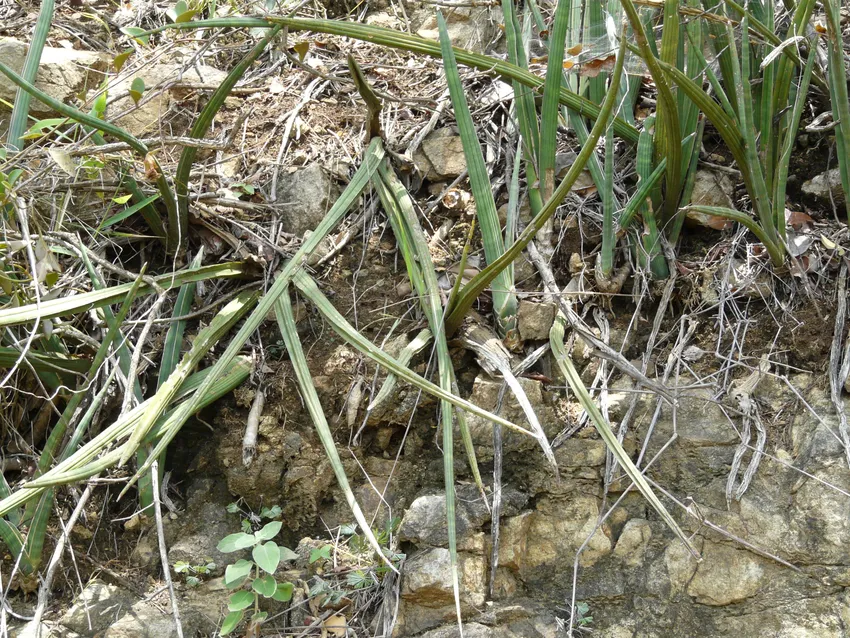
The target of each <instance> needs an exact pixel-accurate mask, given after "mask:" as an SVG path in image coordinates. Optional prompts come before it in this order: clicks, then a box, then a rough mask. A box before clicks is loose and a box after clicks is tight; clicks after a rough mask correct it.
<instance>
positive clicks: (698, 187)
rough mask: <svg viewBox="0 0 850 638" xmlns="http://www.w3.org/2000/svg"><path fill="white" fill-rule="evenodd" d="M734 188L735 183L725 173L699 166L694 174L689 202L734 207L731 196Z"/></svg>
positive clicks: (699, 204)
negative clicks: (692, 190)
mask: <svg viewBox="0 0 850 638" xmlns="http://www.w3.org/2000/svg"><path fill="white" fill-rule="evenodd" d="M734 190H735V184H734V183H733V182H732V180H731V178H730V177H729V176H728V175H727V174H725V173H719V172H717V171H712V170H709V169H704V168H701V169H699V170H698V171H697V172H696V174H695V175H694V192H693V194H692V195H691V204H693V205H694V206H721V207H723V208H734V207H735V206H734V204H733V202H732V197H731V195H732V192H733V191H734Z"/></svg>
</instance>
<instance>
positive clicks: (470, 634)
mask: <svg viewBox="0 0 850 638" xmlns="http://www.w3.org/2000/svg"><path fill="white" fill-rule="evenodd" d="M463 635H464V636H465V637H466V638H492V637H493V629H492V628H490V627H488V626H486V625H481V624H479V623H477V622H471V623H464V625H463ZM459 636H460V632H459V631H458V628H457V624H454V625H448V626H447V627H439V628H438V629H433V630H431V631H427V632H425V633H424V634H422V638H459Z"/></svg>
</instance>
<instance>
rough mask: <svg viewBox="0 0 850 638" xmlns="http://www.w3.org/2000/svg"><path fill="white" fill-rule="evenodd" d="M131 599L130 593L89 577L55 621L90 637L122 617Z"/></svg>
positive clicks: (133, 599) (130, 603) (132, 599)
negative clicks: (58, 619) (88, 580)
mask: <svg viewBox="0 0 850 638" xmlns="http://www.w3.org/2000/svg"><path fill="white" fill-rule="evenodd" d="M134 601H135V596H134V595H133V594H131V593H130V592H128V591H126V590H124V589H121V588H120V587H116V586H115V585H110V584H107V583H105V582H103V581H100V580H93V581H91V582H90V583H89V584H88V585H86V587H85V589H83V591H82V593H81V594H80V595H79V596H77V599H76V600H75V601H74V604H73V605H72V606H71V608H70V609H69V610H68V611H67V612H65V615H64V616H62V618H61V620H60V621H59V622H60V624H61V625H62V626H63V627H66V628H68V629H70V630H71V631H75V632H77V633H78V634H80V635H81V636H94V635H96V634H98V633H100V632H102V631H103V630H104V629H106V628H107V627H109V625H110V624H112V622H114V621H115V620H116V619H117V618H120V617H121V616H123V615H124V614H125V613H126V612H127V610H128V609H129V608H130V606H131V605H132V604H133V602H134Z"/></svg>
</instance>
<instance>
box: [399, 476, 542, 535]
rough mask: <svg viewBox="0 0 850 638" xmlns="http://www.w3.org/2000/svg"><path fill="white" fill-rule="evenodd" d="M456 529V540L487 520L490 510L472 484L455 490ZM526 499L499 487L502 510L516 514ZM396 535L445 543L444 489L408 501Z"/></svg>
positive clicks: (522, 495) (508, 514) (508, 513)
mask: <svg viewBox="0 0 850 638" xmlns="http://www.w3.org/2000/svg"><path fill="white" fill-rule="evenodd" d="M455 499H456V508H455V509H456V512H457V519H456V521H457V522H456V525H457V527H456V529H457V537H458V539H459V540H461V539H464V538H465V537H467V536H469V535H470V534H471V533H472V532H474V531H475V530H477V529H479V528H480V527H481V526H482V525H484V524H485V523H487V522H489V521H490V512H489V511H488V510H487V507H486V505H485V504H484V501H483V498H482V496H481V495H480V494H479V492H478V489H477V487H476V486H474V485H460V486H458V487H457V488H456V490H455ZM527 501H528V496H527V495H525V494H523V493H522V492H519V491H518V490H516V489H513V488H511V487H505V488H503V490H502V513H503V515H504V516H511V515H513V514H516V513H517V512H518V511H519V510H520V509H521V508H522V507H523V506H524V505H525V503H526V502H527ZM398 534H399V539H401V540H403V541H411V542H414V543H417V544H419V545H429V546H432V547H441V546H447V545H448V541H449V539H448V533H447V532H446V496H445V493H439V494H428V495H424V496H420V497H419V498H417V499H416V500H414V501H413V503H411V505H410V507H409V508H408V510H407V513H406V514H405V515H404V519H403V520H402V522H401V526H400V527H399V530H398Z"/></svg>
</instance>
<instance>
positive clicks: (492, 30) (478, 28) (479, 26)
mask: <svg viewBox="0 0 850 638" xmlns="http://www.w3.org/2000/svg"><path fill="white" fill-rule="evenodd" d="M498 15H500V14H498V13H497V12H495V11H493V10H491V9H490V8H488V7H458V8H456V9H454V10H452V11H451V12H448V13H447V14H446V27H447V29H448V32H449V37H450V38H451V40H452V44H453V45H454V46H456V47H460V48H461V49H468V50H470V51H473V52H475V53H484V51H485V49H486V48H487V47H488V46H489V45H490V44H491V43H492V42H495V41H496V40H497V39H498V38H499V37H500V32H499V30H498V27H497V26H496V25H497V20H498V17H497V16H498ZM416 18H417V19H422V18H424V20H423V21H422V22H421V23H420V24H419V26H418V28H417V31H416V35H418V36H420V37H422V38H428V39H429V40H439V39H440V33H439V31H438V30H437V18H436V16H435V15H434V12H433V11H431V10H429V9H426V10H425V11H423V12H418V13H417V16H416ZM417 21H418V20H415V22H417Z"/></svg>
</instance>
